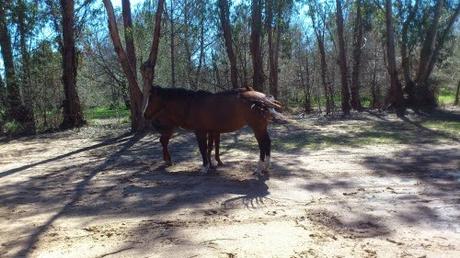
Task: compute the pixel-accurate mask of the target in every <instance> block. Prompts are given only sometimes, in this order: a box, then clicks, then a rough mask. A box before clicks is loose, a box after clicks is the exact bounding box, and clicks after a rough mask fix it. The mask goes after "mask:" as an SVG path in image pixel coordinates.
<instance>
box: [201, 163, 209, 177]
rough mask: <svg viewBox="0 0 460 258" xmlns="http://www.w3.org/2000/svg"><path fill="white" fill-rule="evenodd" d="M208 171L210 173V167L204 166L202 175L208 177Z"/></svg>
mask: <svg viewBox="0 0 460 258" xmlns="http://www.w3.org/2000/svg"><path fill="white" fill-rule="evenodd" d="M208 171H209V165H207V166H203V167H202V168H201V170H200V174H202V175H206V174H208Z"/></svg>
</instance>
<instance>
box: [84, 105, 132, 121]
mask: <svg viewBox="0 0 460 258" xmlns="http://www.w3.org/2000/svg"><path fill="white" fill-rule="evenodd" d="M84 115H85V119H87V120H89V121H90V120H95V119H109V118H119V119H122V120H123V121H128V120H129V115H130V111H129V109H127V108H126V107H114V108H111V107H92V108H88V109H86V110H85V111H84Z"/></svg>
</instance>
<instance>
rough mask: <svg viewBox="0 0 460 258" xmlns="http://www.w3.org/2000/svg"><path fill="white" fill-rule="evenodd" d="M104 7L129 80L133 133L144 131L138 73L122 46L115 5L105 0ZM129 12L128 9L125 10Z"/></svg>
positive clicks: (121, 62)
mask: <svg viewBox="0 0 460 258" xmlns="http://www.w3.org/2000/svg"><path fill="white" fill-rule="evenodd" d="M104 6H105V9H106V11H107V17H108V26H109V31H110V37H111V38H112V42H113V46H114V48H115V52H116V54H117V56H118V60H119V62H120V64H121V67H122V69H123V72H124V74H125V76H126V78H127V80H128V86H129V88H128V89H129V97H130V109H131V129H132V130H133V131H138V130H142V129H144V127H145V121H144V118H143V116H142V100H143V98H142V92H141V91H140V88H139V84H138V82H137V79H136V75H135V73H136V71H135V70H134V67H132V65H131V63H130V61H129V59H128V55H127V53H126V52H125V51H124V49H123V46H122V44H121V39H120V34H119V33H118V27H117V21H116V17H115V12H114V10H113V5H112V2H111V1H110V0H104ZM124 11H125V12H127V10H126V9H124ZM126 15H131V13H126Z"/></svg>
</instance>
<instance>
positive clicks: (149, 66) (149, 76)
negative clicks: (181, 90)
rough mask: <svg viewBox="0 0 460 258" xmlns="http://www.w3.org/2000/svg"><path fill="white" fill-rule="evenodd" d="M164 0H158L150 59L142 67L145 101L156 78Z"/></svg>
mask: <svg viewBox="0 0 460 258" xmlns="http://www.w3.org/2000/svg"><path fill="white" fill-rule="evenodd" d="M163 7H164V0H159V1H158V7H157V10H156V13H155V29H154V31H153V39H152V46H151V48H150V54H149V57H148V59H147V60H146V61H145V62H144V64H143V65H142V67H141V72H142V78H143V80H144V91H143V92H144V103H145V100H146V97H148V92H150V89H151V87H152V85H153V79H154V78H155V65H156V63H157V57H158V46H159V44H160V31H161V15H162V14H163Z"/></svg>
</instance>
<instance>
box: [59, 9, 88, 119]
mask: <svg viewBox="0 0 460 258" xmlns="http://www.w3.org/2000/svg"><path fill="white" fill-rule="evenodd" d="M74 7H75V6H74V1H73V0H61V9H62V38H63V49H62V70H63V74H62V81H63V84H64V96H65V99H64V102H63V105H62V106H63V116H64V120H63V121H62V123H61V128H73V127H79V126H82V125H83V124H85V121H84V120H83V113H82V111H81V106H80V98H79V97H78V92H77V54H76V51H75V37H74V31H75V21H74V19H75V17H74V16H75V13H74Z"/></svg>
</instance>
